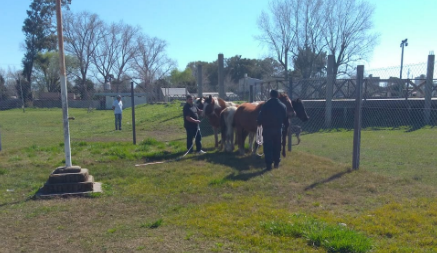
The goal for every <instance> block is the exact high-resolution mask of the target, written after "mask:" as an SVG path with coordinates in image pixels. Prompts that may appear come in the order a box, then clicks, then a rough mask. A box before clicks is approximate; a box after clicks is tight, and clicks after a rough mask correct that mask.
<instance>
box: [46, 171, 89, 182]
mask: <svg viewBox="0 0 437 253" xmlns="http://www.w3.org/2000/svg"><path fill="white" fill-rule="evenodd" d="M75 171H76V170H75ZM88 176H89V172H88V169H80V171H79V172H75V173H59V174H55V173H54V172H53V173H52V174H50V176H49V180H48V183H49V184H62V183H78V182H85V181H87V179H88Z"/></svg>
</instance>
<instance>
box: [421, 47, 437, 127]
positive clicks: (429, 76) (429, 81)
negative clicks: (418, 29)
mask: <svg viewBox="0 0 437 253" xmlns="http://www.w3.org/2000/svg"><path fill="white" fill-rule="evenodd" d="M434 61H435V55H428V68H427V71H426V84H425V105H424V110H423V114H424V115H423V116H424V122H425V124H426V125H427V124H429V119H430V116H431V96H432V86H433V78H434Z"/></svg>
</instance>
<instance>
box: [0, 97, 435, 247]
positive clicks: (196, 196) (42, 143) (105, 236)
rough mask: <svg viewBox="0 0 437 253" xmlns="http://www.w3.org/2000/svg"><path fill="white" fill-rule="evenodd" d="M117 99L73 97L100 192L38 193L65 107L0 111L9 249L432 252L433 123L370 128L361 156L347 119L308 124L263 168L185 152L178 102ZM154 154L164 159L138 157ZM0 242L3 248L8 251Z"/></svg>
mask: <svg viewBox="0 0 437 253" xmlns="http://www.w3.org/2000/svg"><path fill="white" fill-rule="evenodd" d="M135 111H136V113H137V115H136V119H137V122H136V123H137V124H136V130H137V145H133V144H132V128H131V127H130V126H131V125H129V124H128V122H130V112H131V111H130V110H125V111H124V115H123V117H124V119H123V131H114V130H113V123H114V122H113V121H114V119H113V114H112V111H93V112H91V113H88V112H87V111H86V110H82V109H70V110H69V114H70V115H71V116H75V118H76V120H74V121H70V129H71V151H72V160H73V164H75V165H80V166H81V167H83V168H88V169H89V171H90V174H92V175H93V176H94V178H95V180H96V181H98V182H101V183H102V188H103V193H102V194H92V195H90V196H88V197H83V198H66V199H50V200H33V199H32V198H31V197H32V196H33V195H34V194H35V193H36V191H37V190H38V189H39V188H40V187H41V186H42V185H43V184H44V183H45V182H46V181H47V179H48V176H49V174H50V173H51V172H52V171H53V170H54V169H55V168H56V167H58V166H63V165H64V163H65V161H64V160H65V157H64V147H63V131H62V120H61V119H62V111H61V110H60V109H31V108H30V109H27V110H26V112H25V113H23V112H22V111H21V110H10V111H0V118H1V122H0V133H1V135H2V136H1V137H2V142H3V143H2V148H3V150H2V151H1V152H0V224H2V229H0V238H2V244H1V245H2V246H1V247H0V248H1V249H2V250H6V251H11V252H20V251H23V252H29V251H38V252H48V251H53V249H55V248H57V247H59V245H62V249H63V250H64V251H66V252H105V251H110V252H133V251H139V252H435V251H437V241H436V239H435V238H436V236H435V235H436V233H437V230H436V228H435V227H436V226H435V224H437V211H436V210H437V206H436V204H435V203H437V201H436V197H437V194H436V193H437V191H436V190H437V189H436V186H435V185H436V184H435V183H436V182H437V175H435V173H433V169H434V168H435V167H436V165H437V162H436V160H435V155H434V154H435V151H434V150H435V145H433V138H432V136H435V129H433V128H424V129H419V130H416V131H413V132H406V131H405V130H403V129H396V130H389V129H386V130H380V131H368V130H366V131H363V133H362V148H361V156H362V161H361V167H360V170H357V171H352V170H350V164H351V149H352V136H353V134H352V132H351V131H342V130H340V131H332V132H319V133H313V134H304V135H302V143H301V144H300V145H299V146H293V152H291V153H290V152H289V153H287V157H286V158H284V159H283V160H282V162H281V167H280V169H277V170H273V171H272V172H266V171H264V170H263V167H264V161H263V159H262V158H258V157H251V156H250V155H249V154H247V155H244V156H239V155H237V152H236V151H235V152H234V153H231V154H228V153H224V152H218V151H216V150H215V149H214V148H213V137H212V136H211V135H210V134H209V133H210V132H211V131H210V130H209V129H207V125H206V124H204V125H202V134H203V145H204V147H205V149H206V150H207V151H208V153H207V154H205V155H202V156H196V155H193V154H189V155H187V156H185V157H183V158H181V159H180V157H181V156H182V155H183V154H184V153H185V148H186V147H185V132H184V129H183V121H182V115H181V114H182V107H181V106H180V103H171V104H166V105H143V106H139V107H137V108H136V110H135ZM155 161H168V162H165V163H160V164H154V165H147V166H135V165H136V164H144V163H149V162H155ZM2 250H0V251H2Z"/></svg>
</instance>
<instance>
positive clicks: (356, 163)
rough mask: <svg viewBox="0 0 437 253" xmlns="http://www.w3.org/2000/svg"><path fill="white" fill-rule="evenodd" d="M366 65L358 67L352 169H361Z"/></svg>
mask: <svg viewBox="0 0 437 253" xmlns="http://www.w3.org/2000/svg"><path fill="white" fill-rule="evenodd" d="M363 76H364V65H358V66H357V88H356V94H355V95H356V98H355V123H354V147H353V155H352V169H354V170H357V169H359V167H360V146H361V104H362V98H363V94H362V89H363Z"/></svg>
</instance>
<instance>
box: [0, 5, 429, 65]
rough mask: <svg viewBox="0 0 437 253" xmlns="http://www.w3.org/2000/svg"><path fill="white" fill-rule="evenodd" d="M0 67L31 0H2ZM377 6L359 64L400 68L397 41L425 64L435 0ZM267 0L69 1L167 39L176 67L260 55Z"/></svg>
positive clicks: (18, 51)
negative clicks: (371, 45) (373, 39)
mask: <svg viewBox="0 0 437 253" xmlns="http://www.w3.org/2000/svg"><path fill="white" fill-rule="evenodd" d="M0 2H1V3H2V8H1V9H0V24H1V26H0V34H1V35H2V36H1V39H0V69H3V70H7V69H8V68H11V69H20V68H21V60H22V58H23V55H24V50H23V46H22V45H23V42H24V35H23V32H22V31H21V28H22V26H23V22H24V19H25V18H26V17H27V14H26V10H28V9H29V5H30V3H31V2H32V1H31V0H1V1H0ZM368 2H370V3H371V4H372V5H374V6H375V12H374V16H373V21H374V31H375V32H377V33H379V34H380V41H379V44H378V45H377V46H376V47H375V49H374V52H373V54H371V55H370V56H369V58H368V59H367V60H366V61H363V62H362V63H361V64H363V65H365V69H378V68H388V67H394V66H400V64H401V63H400V62H401V50H402V48H401V47H400V44H401V41H402V40H403V39H406V38H407V39H408V46H407V47H405V49H404V66H406V65H409V64H418V63H426V61H427V59H428V54H429V53H430V52H431V51H435V50H437V32H435V31H436V25H435V11H436V10H437V0H415V1H412V0H368ZM268 6H269V0H185V1H180V0H124V1H121V0H72V3H71V5H70V8H71V11H73V12H81V11H88V12H90V13H96V14H98V15H99V16H100V18H101V19H103V20H104V21H105V22H107V23H112V22H119V21H121V20H122V21H123V22H124V23H127V24H130V25H133V26H137V25H138V26H140V27H141V28H142V31H143V32H144V33H145V34H147V35H148V36H151V37H157V38H159V39H162V40H165V41H166V42H167V44H168V47H167V54H168V56H169V57H170V58H171V59H173V60H175V61H176V62H177V63H178V68H179V70H183V69H185V67H186V65H187V64H188V63H189V62H192V61H206V62H212V61H214V60H216V59H217V58H218V54H220V53H222V54H223V55H224V57H225V58H229V57H232V56H235V55H242V57H243V58H252V59H262V58H264V57H267V56H269V55H270V53H269V51H268V49H267V48H266V47H265V46H263V45H262V44H260V42H259V41H257V40H256V39H255V36H256V35H259V34H260V30H259V29H258V26H257V19H258V17H259V16H260V14H261V12H262V11H268Z"/></svg>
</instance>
